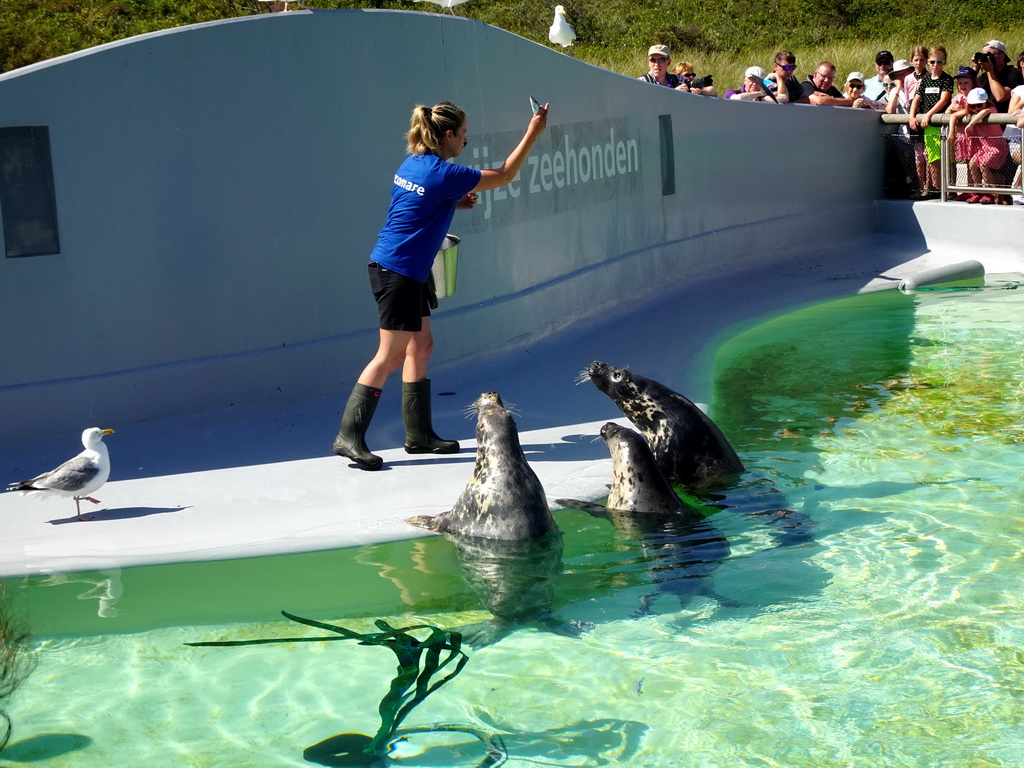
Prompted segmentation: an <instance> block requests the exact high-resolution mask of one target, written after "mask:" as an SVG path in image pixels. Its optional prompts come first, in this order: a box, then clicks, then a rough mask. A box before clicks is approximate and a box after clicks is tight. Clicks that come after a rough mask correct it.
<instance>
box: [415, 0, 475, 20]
mask: <svg viewBox="0 0 1024 768" xmlns="http://www.w3.org/2000/svg"><path fill="white" fill-rule="evenodd" d="M412 1H413V2H414V3H434V4H435V5H440V6H441V7H442V8H447V9H448V13H450V14H451V15H452V16H456V15H457V14H456V13H455V11H453V10H452V7H453V6H456V5H462V4H463V3H466V2H469V0H412Z"/></svg>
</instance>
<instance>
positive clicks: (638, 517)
mask: <svg viewBox="0 0 1024 768" xmlns="http://www.w3.org/2000/svg"><path fill="white" fill-rule="evenodd" d="M601 437H602V439H604V442H605V445H607V446H608V450H609V452H610V453H611V456H612V483H611V486H610V487H609V490H610V492H609V494H608V501H607V506H602V505H600V504H593V503H588V502H583V501H577V500H575V499H558V500H557V501H556V503H557V504H559V505H561V506H565V507H574V508H576V509H582V510H583V511H585V512H587V513H589V514H591V515H593V516H594V517H607V518H608V519H609V520H611V522H612V524H613V525H614V526H615V528H616V530H617V531H618V532H619V534H620V535H621V536H622V537H623V538H624V539H628V540H632V541H635V542H636V543H637V544H639V546H640V549H641V551H642V552H643V557H644V559H645V560H646V561H647V563H648V565H649V572H650V575H651V581H652V582H654V583H655V584H656V585H657V588H658V589H657V592H655V593H653V594H648V595H644V596H642V597H641V601H640V605H641V608H640V611H639V612H638V614H640V615H643V614H646V613H649V612H650V606H651V603H652V602H653V600H654V598H655V597H656V596H657V595H658V594H671V595H675V597H676V598H677V599H678V600H679V605H680V607H682V608H685V607H686V606H687V605H688V604H689V602H690V600H691V599H692V598H693V597H695V596H697V595H700V594H703V595H708V596H710V597H713V598H714V599H716V600H718V601H719V602H720V603H731V601H727V600H726V599H724V598H722V597H721V596H720V595H717V594H715V593H714V592H713V591H712V590H711V589H710V587H709V586H708V583H707V581H706V580H704V579H705V577H707V576H710V575H711V574H712V573H714V571H715V570H717V568H718V564H719V563H720V562H721V561H722V560H724V559H725V558H726V557H728V556H729V553H730V547H729V542H728V541H727V540H726V538H725V537H724V536H723V535H722V534H721V532H719V531H718V529H717V528H716V527H715V526H714V525H713V524H712V523H711V522H710V521H709V520H707V519H706V518H705V517H704V515H702V514H701V513H700V512H699V511H698V510H697V509H694V508H693V507H691V506H689V505H688V504H684V503H683V502H682V501H681V500H680V498H679V497H678V496H677V495H676V494H675V492H674V491H673V490H672V487H671V486H670V485H669V483H668V481H667V480H666V479H665V476H664V475H663V474H662V472H661V469H660V468H659V467H658V464H657V462H656V461H655V458H654V454H653V453H652V452H651V449H650V447H649V446H648V445H647V441H646V440H644V438H643V437H642V436H641V435H639V434H638V433H636V432H634V431H633V430H632V429H629V428H628V427H623V426H620V425H618V424H616V423H614V422H611V421H610V422H608V423H607V424H605V425H604V426H603V427H601Z"/></svg>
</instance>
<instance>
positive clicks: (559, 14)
mask: <svg viewBox="0 0 1024 768" xmlns="http://www.w3.org/2000/svg"><path fill="white" fill-rule="evenodd" d="M575 39H576V30H575V29H573V28H572V24H570V23H569V22H568V21H566V19H565V8H563V7H562V6H560V5H556V6H555V20H554V21H553V22H551V28H550V29H548V40H550V41H551V42H552V43H554V44H555V45H560V46H562V47H563V48H568V47H569V46H571V45H572V44H573V41H574V40H575Z"/></svg>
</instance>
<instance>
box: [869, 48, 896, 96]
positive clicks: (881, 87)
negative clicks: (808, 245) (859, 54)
mask: <svg viewBox="0 0 1024 768" xmlns="http://www.w3.org/2000/svg"><path fill="white" fill-rule="evenodd" d="M892 63H893V55H892V54H891V53H890V52H889V51H879V52H878V53H876V54H875V76H874V77H871V78H868V79H867V80H865V81H864V94H863V95H864V96H866V97H867V98H869V99H871V101H874V102H879V101H885V93H886V88H885V84H886V83H888V82H889V73H890V72H892Z"/></svg>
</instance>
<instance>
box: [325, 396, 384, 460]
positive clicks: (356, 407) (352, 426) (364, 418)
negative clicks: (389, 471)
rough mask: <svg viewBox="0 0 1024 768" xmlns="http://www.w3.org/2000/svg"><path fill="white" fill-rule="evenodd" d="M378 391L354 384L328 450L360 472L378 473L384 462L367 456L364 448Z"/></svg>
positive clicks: (375, 407) (370, 455)
mask: <svg viewBox="0 0 1024 768" xmlns="http://www.w3.org/2000/svg"><path fill="white" fill-rule="evenodd" d="M380 392H381V391H380V390H379V389H377V388H376V387H368V386H366V385H365V384H356V385H355V387H353V388H352V394H351V395H349V397H348V403H346V404H345V413H344V414H343V415H342V417H341V426H340V427H339V428H338V436H337V437H336V438H334V445H332V446H331V450H332V451H334V452H335V453H336V454H338V455H339V456H345V457H347V458H349V459H352V461H354V462H355V463H356V464H358V465H359V466H360V467H361V468H362V469H369V470H374V469H380V468H381V467H382V466H383V465H384V459H382V458H381V457H380V456H376V455H375V454H372V453H370V449H369V448H367V447H366V440H365V439H364V438H365V435H366V428H367V427H369V426H370V420H371V419H372V418H373V412H374V411H376V410H377V401H378V400H380Z"/></svg>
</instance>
